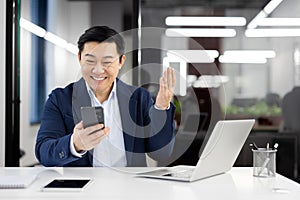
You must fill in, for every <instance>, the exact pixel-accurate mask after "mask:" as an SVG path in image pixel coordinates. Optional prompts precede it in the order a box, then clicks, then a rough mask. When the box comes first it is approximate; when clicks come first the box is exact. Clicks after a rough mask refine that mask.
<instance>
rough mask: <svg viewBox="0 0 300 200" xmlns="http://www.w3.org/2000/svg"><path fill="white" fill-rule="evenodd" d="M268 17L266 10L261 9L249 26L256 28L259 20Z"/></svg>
mask: <svg viewBox="0 0 300 200" xmlns="http://www.w3.org/2000/svg"><path fill="white" fill-rule="evenodd" d="M265 17H267V14H266V13H265V12H264V11H260V12H259V13H258V14H257V15H256V16H255V17H254V18H253V19H252V21H251V22H250V23H249V24H248V26H247V28H256V27H257V25H258V22H259V21H260V20H261V19H263V18H265Z"/></svg>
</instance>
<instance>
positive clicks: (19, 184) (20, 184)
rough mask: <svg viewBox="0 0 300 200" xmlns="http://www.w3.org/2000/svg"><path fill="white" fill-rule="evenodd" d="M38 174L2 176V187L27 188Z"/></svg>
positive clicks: (0, 179)
mask: <svg viewBox="0 0 300 200" xmlns="http://www.w3.org/2000/svg"><path fill="white" fill-rule="evenodd" d="M35 179H36V175H23V176H18V175H6V176H0V189H21V188H27V187H28V186H29V185H30V184H31V183H32V182H33V181H34V180H35Z"/></svg>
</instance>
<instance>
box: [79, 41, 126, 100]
mask: <svg viewBox="0 0 300 200" xmlns="http://www.w3.org/2000/svg"><path fill="white" fill-rule="evenodd" d="M119 57H120V55H119V54H118V52H117V45H116V44H115V43H108V42H102V43H99V42H86V43H85V44H84V46H83V50H82V52H81V55H78V58H79V62H80V65H81V72H82V76H83V78H84V80H85V81H86V82H87V83H88V85H89V86H90V88H91V89H92V90H93V91H94V93H95V95H96V97H98V96H103V95H104V96H105V95H108V94H109V93H110V91H111V89H112V86H113V82H114V80H115V79H116V77H117V76H118V73H119V70H120V69H121V67H122V65H123V64H124V62H125V59H126V57H125V56H124V55H123V56H122V59H121V61H120V59H119Z"/></svg>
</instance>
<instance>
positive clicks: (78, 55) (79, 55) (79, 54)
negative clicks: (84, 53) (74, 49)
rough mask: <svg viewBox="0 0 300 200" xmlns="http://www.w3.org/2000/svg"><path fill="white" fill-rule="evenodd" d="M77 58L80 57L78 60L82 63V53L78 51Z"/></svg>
mask: <svg viewBox="0 0 300 200" xmlns="http://www.w3.org/2000/svg"><path fill="white" fill-rule="evenodd" d="M77 57H78V60H79V61H80V60H81V53H80V51H78V54H77Z"/></svg>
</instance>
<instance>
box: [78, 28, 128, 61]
mask: <svg viewBox="0 0 300 200" xmlns="http://www.w3.org/2000/svg"><path fill="white" fill-rule="evenodd" d="M104 41H105V42H111V43H113V42H114V43H115V44H116V45H117V51H118V54H119V55H120V56H122V55H123V54H124V51H125V42H124V39H123V37H122V36H121V35H120V34H119V33H118V32H117V31H115V30H114V29H112V28H109V27H107V26H94V27H91V28H89V29H87V30H86V31H85V32H84V33H83V34H82V35H81V36H80V38H79V40H78V42H77V44H78V48H79V53H80V54H81V52H82V50H83V47H84V44H85V43H86V42H104Z"/></svg>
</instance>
